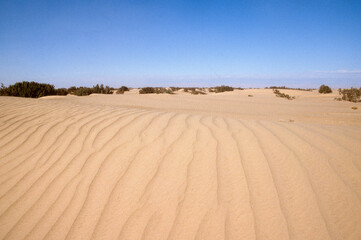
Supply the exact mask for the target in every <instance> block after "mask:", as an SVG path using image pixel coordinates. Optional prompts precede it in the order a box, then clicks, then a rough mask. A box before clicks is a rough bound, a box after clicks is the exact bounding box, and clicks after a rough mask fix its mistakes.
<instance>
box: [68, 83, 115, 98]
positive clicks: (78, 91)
mask: <svg viewBox="0 0 361 240" xmlns="http://www.w3.org/2000/svg"><path fill="white" fill-rule="evenodd" d="M68 91H69V93H71V94H74V95H76V96H88V95H90V94H92V93H100V94H112V90H111V88H110V87H109V86H105V87H104V85H103V84H100V85H99V84H97V85H95V86H93V87H92V88H89V87H70V88H68Z"/></svg>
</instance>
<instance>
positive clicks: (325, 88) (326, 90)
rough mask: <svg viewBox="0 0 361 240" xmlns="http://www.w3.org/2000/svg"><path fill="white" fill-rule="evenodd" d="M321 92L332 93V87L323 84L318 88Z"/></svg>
mask: <svg viewBox="0 0 361 240" xmlns="http://www.w3.org/2000/svg"><path fill="white" fill-rule="evenodd" d="M318 92H319V93H332V89H331V88H330V87H329V86H327V85H323V84H322V85H321V86H320V88H319V89H318Z"/></svg>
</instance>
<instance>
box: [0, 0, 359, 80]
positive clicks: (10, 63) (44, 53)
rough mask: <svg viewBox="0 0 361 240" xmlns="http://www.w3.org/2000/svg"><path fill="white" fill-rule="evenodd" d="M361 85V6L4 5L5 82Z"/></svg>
mask: <svg viewBox="0 0 361 240" xmlns="http://www.w3.org/2000/svg"><path fill="white" fill-rule="evenodd" d="M17 81H38V82H47V83H52V84H54V85H55V86H56V87H69V86H72V85H76V86H81V85H85V86H92V85H94V84H96V83H104V84H107V85H111V86H114V87H118V86H121V85H127V86H130V87H141V86H214V85H219V84H228V85H232V86H243V87H264V86H270V85H286V86H290V87H318V86H319V85H320V84H322V83H325V84H329V85H330V86H331V87H350V86H355V87H360V86H361V1H332V0H329V1H320V0H311V1H290V0H289V1H226V0H224V1H161V0H159V1H150V0H148V1H45V0H44V1H16V0H14V1H3V0H0V82H3V83H4V84H5V85H8V84H12V83H15V82H17Z"/></svg>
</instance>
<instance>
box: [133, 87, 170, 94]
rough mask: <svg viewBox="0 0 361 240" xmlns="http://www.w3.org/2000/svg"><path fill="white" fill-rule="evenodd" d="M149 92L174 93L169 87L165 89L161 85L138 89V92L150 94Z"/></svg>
mask: <svg viewBox="0 0 361 240" xmlns="http://www.w3.org/2000/svg"><path fill="white" fill-rule="evenodd" d="M150 93H156V94H160V93H168V94H174V93H173V91H172V90H171V89H166V88H163V87H145V88H142V89H140V90H139V94H150Z"/></svg>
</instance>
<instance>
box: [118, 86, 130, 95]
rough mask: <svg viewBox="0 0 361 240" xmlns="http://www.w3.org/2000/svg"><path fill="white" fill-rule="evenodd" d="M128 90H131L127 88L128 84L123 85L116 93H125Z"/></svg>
mask: <svg viewBox="0 0 361 240" xmlns="http://www.w3.org/2000/svg"><path fill="white" fill-rule="evenodd" d="M127 91H129V88H127V87H126V86H122V87H121V88H119V89H118V90H117V91H116V94H123V93H124V92H127Z"/></svg>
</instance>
